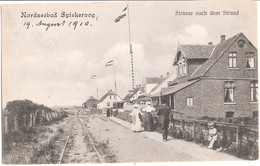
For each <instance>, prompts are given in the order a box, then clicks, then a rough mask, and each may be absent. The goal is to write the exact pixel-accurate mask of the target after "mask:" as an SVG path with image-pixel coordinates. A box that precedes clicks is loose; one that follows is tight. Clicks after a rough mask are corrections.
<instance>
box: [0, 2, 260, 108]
mask: <svg viewBox="0 0 260 166" xmlns="http://www.w3.org/2000/svg"><path fill="white" fill-rule="evenodd" d="M126 5H127V3H126V2H116V3H111V2H110V3H76V4H75V3H73V4H41V5H13V6H11V5H10V6H3V9H2V12H3V14H2V17H3V25H2V56H3V59H2V62H3V64H2V68H3V69H2V71H3V83H2V84H3V86H2V87H3V90H2V92H3V105H4V106H5V104H6V102H7V101H12V100H17V99H29V100H32V101H34V102H37V103H39V104H45V105H48V106H55V105H81V104H82V103H83V102H84V101H85V100H87V98H88V97H89V96H94V97H97V94H96V88H97V85H98V89H99V98H101V97H102V96H103V95H104V94H105V93H106V92H107V91H108V89H113V90H114V83H113V79H114V77H113V67H105V64H106V62H108V61H109V60H111V59H114V60H115V64H114V67H115V71H116V81H117V88H118V94H119V96H121V97H122V98H123V97H124V96H125V95H126V94H127V92H128V90H130V89H131V63H130V55H129V45H128V44H129V42H128V41H129V39H128V24H127V17H125V18H123V19H122V20H121V21H120V22H118V23H114V19H115V18H116V17H118V16H119V15H120V14H122V10H123V9H124V8H125V7H126ZM129 6H130V22H131V37H132V43H133V52H134V70H135V84H141V82H142V79H143V77H145V76H160V75H164V76H165V75H166V72H173V67H172V64H173V60H174V57H175V54H176V49H177V45H178V42H179V43H180V44H207V43H208V42H210V41H212V42H213V43H214V44H217V43H219V41H220V35H222V34H224V35H226V38H229V37H232V36H234V35H236V34H237V33H240V32H243V33H244V34H245V35H246V36H247V37H248V39H249V40H251V42H252V43H253V44H254V45H255V46H257V32H256V28H257V27H256V4H255V3H241V2H240V3H232V2H230V1H228V2H225V1H221V2H220V1H217V2H216V1H214V2H199V1H194V2H131V3H129ZM176 10H178V11H193V12H195V11H204V10H205V11H207V12H208V15H207V16H176V15H175V11H176ZM211 10H215V11H220V12H222V11H223V10H230V11H237V10H239V15H238V16H209V12H210V11H211ZM35 11H36V12H38V13H46V12H49V13H53V12H57V13H58V18H48V19H46V18H43V19H42V18H36V19H32V18H27V19H24V18H21V12H27V13H32V12H35ZM62 11H64V12H66V13H69V12H73V13H74V12H78V13H95V16H98V19H97V20H96V19H88V18H80V19H77V18H71V19H63V18H61V17H60V12H62ZM40 20H43V21H44V22H51V23H55V22H61V21H63V20H66V23H68V22H69V21H75V20H78V21H87V20H89V21H91V24H92V26H87V27H77V28H76V29H75V30H73V28H71V27H68V26H64V27H59V28H58V27H50V28H49V29H48V31H46V30H45V28H44V27H31V28H29V29H26V28H25V27H24V26H23V24H24V22H25V21H26V22H31V23H32V24H35V23H37V22H39V21H40ZM91 75H97V80H92V79H90V78H91ZM96 81H97V82H96ZM96 83H97V84H96Z"/></svg>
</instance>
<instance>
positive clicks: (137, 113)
mask: <svg viewBox="0 0 260 166" xmlns="http://www.w3.org/2000/svg"><path fill="white" fill-rule="evenodd" d="M130 115H132V121H133V123H132V126H131V130H132V131H142V130H144V129H143V127H142V126H141V125H142V112H141V110H140V109H138V105H137V104H135V105H134V109H133V111H132V113H131V114H130Z"/></svg>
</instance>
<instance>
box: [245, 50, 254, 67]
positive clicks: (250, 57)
mask: <svg viewBox="0 0 260 166" xmlns="http://www.w3.org/2000/svg"><path fill="white" fill-rule="evenodd" d="M255 66H256V57H255V55H254V53H252V52H248V53H246V68H248V69H250V68H255Z"/></svg>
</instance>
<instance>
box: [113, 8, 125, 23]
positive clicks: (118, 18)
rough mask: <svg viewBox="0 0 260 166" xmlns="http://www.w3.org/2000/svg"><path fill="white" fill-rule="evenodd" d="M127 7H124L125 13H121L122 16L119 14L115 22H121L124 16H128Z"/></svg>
mask: <svg viewBox="0 0 260 166" xmlns="http://www.w3.org/2000/svg"><path fill="white" fill-rule="evenodd" d="M126 9H127V7H125V8H124V10H123V11H122V12H123V14H121V15H120V16H118V17H117V18H116V19H115V23H117V22H119V21H120V20H121V19H122V18H124V17H125V16H126V13H125V11H126Z"/></svg>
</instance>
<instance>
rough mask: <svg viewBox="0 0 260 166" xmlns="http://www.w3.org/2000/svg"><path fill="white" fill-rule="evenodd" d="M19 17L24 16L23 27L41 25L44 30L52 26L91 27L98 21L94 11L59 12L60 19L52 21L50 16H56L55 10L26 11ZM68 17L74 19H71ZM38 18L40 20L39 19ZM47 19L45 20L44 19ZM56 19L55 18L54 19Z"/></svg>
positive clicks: (29, 27)
mask: <svg viewBox="0 0 260 166" xmlns="http://www.w3.org/2000/svg"><path fill="white" fill-rule="evenodd" d="M21 14H22V15H21V18H26V20H28V19H31V20H30V21H25V22H24V23H23V27H25V28H26V29H31V28H33V27H43V28H44V29H45V30H46V31H48V30H49V29H50V28H53V27H69V28H72V29H74V30H75V29H77V28H78V27H91V26H93V23H94V21H98V16H96V14H95V13H77V12H74V13H71V12H70V13H65V12H61V13H60V15H59V16H60V18H62V19H61V21H52V20H50V19H51V18H58V14H57V12H54V13H48V12H47V13H37V12H34V13H27V12H21ZM70 18H73V19H75V20H73V21H71V20H69V19H70ZM39 19H40V20H39ZM46 20H47V21H46ZM56 20H57V19H56Z"/></svg>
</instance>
